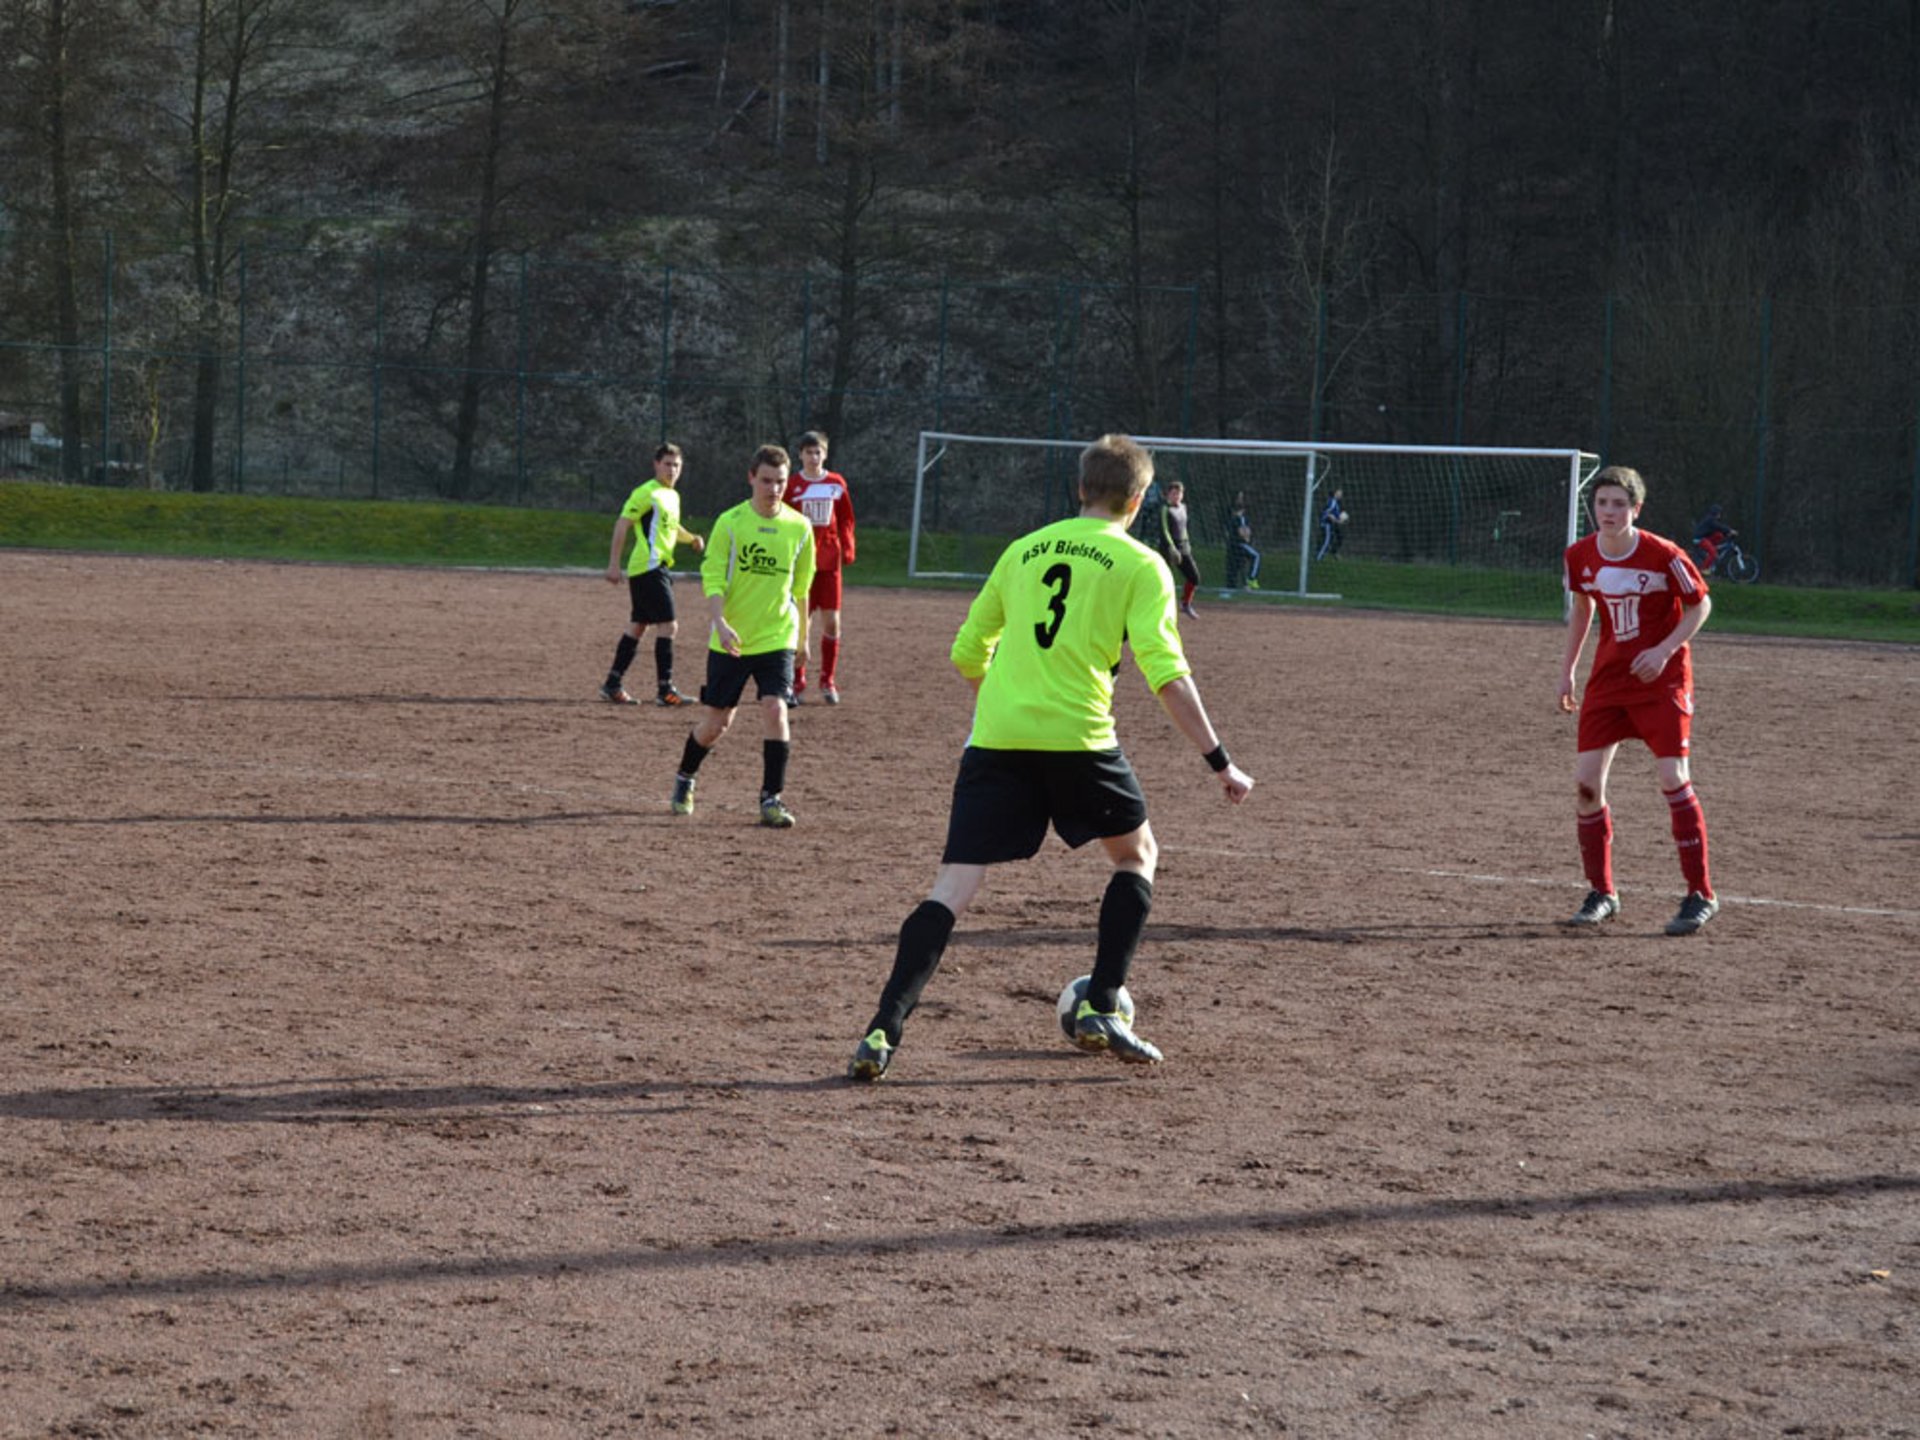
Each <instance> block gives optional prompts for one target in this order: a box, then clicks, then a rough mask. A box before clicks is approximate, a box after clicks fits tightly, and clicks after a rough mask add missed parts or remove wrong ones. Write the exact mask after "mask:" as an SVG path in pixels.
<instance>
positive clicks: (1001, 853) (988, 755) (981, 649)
mask: <svg viewBox="0 0 1920 1440" xmlns="http://www.w3.org/2000/svg"><path fill="white" fill-rule="evenodd" d="M1152 479H1153V458H1152V457H1151V456H1150V455H1149V454H1148V453H1147V452H1146V451H1145V450H1143V449H1142V448H1141V447H1140V446H1138V445H1136V444H1135V443H1134V442H1133V441H1132V440H1130V439H1129V438H1127V437H1126V436H1124V435H1105V436H1102V437H1101V438H1100V439H1099V440H1096V441H1095V442H1094V443H1093V444H1091V445H1089V446H1088V447H1087V448H1086V449H1085V450H1084V451H1082V452H1081V455H1080V506H1081V509H1080V513H1079V515H1078V516H1076V517H1075V518H1073V519H1070V520H1061V521H1058V522H1056V523H1055V524H1052V525H1048V526H1046V527H1045V528H1044V529H1040V530H1036V531H1034V532H1033V533H1032V534H1031V535H1028V536H1026V537H1024V538H1023V539H1020V540H1016V541H1014V543H1013V544H1012V545H1010V546H1008V547H1007V550H1006V552H1005V553H1004V554H1002V555H1001V557H1000V559H999V561H998V562H997V563H996V564H995V565H994V567H993V573H992V575H990V576H989V577H988V579H987V583H986V585H985V587H984V588H983V589H982V590H981V591H980V593H979V595H978V596H976V597H975V599H974V602H973V607H972V609H970V610H969V611H968V612H967V619H966V623H965V624H964V625H962V626H961V627H960V633H959V634H958V635H957V636H955V637H954V642H953V663H954V666H955V668H956V669H958V670H959V671H960V673H961V675H963V676H964V677H966V680H967V682H968V683H969V684H971V685H973V686H974V687H975V689H976V690H977V692H978V695H979V699H978V701H977V703H976V705H975V707H974V712H973V733H972V735H970V736H969V737H968V740H967V748H966V752H965V753H964V754H963V755H962V756H961V759H960V775H959V778H958V779H957V780H956V781H955V782H954V787H953V809H952V811H951V813H950V814H949V816H948V819H947V844H946V851H945V853H944V854H943V855H942V856H941V863H940V869H939V872H938V873H937V874H936V875H935V877H934V882H933V889H932V890H931V891H930V892H929V894H928V896H927V898H926V899H925V900H924V901H922V902H921V904H920V906H919V908H918V909H916V910H915V911H914V912H913V913H912V914H911V915H909V916H908V917H907V919H906V923H905V924H903V925H902V926H901V927H900V940H899V946H898V948H897V949H896V950H895V952H894V960H893V973H892V974H891V975H890V976H889V977H888V979H887V983H886V988H885V989H883V990H882V991H881V992H880V1006H879V1009H878V1010H877V1011H875V1013H874V1017H873V1022H872V1023H871V1024H870V1025H869V1026H868V1027H867V1036H866V1038H865V1039H864V1040H862V1041H861V1042H860V1044H859V1046H858V1048H856V1049H855V1050H854V1052H853V1060H852V1061H851V1062H850V1063H849V1064H848V1066H847V1074H848V1075H849V1076H850V1077H851V1078H853V1079H855V1080H878V1079H879V1078H880V1077H881V1076H882V1075H884V1074H885V1073H886V1071H887V1066H888V1065H889V1064H890V1063H891V1062H892V1059H893V1052H894V1051H895V1049H897V1048H898V1047H899V1044H900V1032H901V1030H902V1029H903V1028H904V1026H905V1025H906V1022H907V1017H908V1016H909V1015H911V1014H912V1013H913V1010H914V1007H915V1006H916V1005H918V1004H919V1003H920V994H921V992H922V991H923V990H924V989H925V988H926V986H927V982H928V981H929V980H931V979H932V978H933V972H934V971H935V970H936V969H937V968H938V967H939V964H940V957H941V955H942V954H943V953H944V952H945V951H946V948H947V940H948V938H949V937H950V936H951V935H952V934H953V926H954V921H955V920H956V919H957V918H958V917H959V915H960V914H961V912H962V911H964V910H965V909H966V908H967V906H968V904H969V903H970V902H971V901H972V900H973V898H974V896H975V895H977V894H978V893H979V891H980V886H981V884H982V882H983V881H984V880H985V879H986V870H987V866H989V865H996V864H1000V863H1003V862H1005V861H1010V860H1025V859H1028V858H1030V857H1031V856H1033V855H1034V854H1035V853H1036V852H1037V851H1038V850H1039V849H1040V843H1041V841H1043V840H1044V839H1045V838H1046V834H1047V826H1048V825H1049V824H1051V825H1052V826H1053V828H1054V829H1055V830H1056V831H1057V832H1058V833H1059V835H1060V838H1061V839H1062V840H1064V841H1065V842H1066V843H1067V844H1068V845H1070V846H1076V847H1077V846H1080V845H1084V844H1086V842H1087V841H1089V840H1098V841H1099V842H1100V844H1101V846H1102V848H1104V849H1105V851H1106V852H1107V859H1108V860H1109V861H1111V862H1112V864H1113V875H1112V878H1111V879H1110V880H1109V881H1108V882H1107V890H1106V896H1105V898H1104V899H1103V900H1102V901H1101V903H1100V928H1099V933H1098V940H1097V943H1096V948H1095V953H1094V962H1093V977H1092V980H1091V981H1090V982H1089V983H1088V986H1087V991H1086V997H1085V999H1083V1000H1082V1001H1081V1002H1080V1006H1079V1008H1078V1010H1077V1011H1076V1012H1075V1014H1074V1017H1073V1034H1074V1043H1075V1044H1077V1045H1079V1046H1080V1047H1081V1048H1082V1049H1084V1050H1106V1051H1110V1052H1112V1053H1113V1054H1114V1055H1117V1056H1118V1057H1119V1058H1120V1059H1122V1060H1129V1061H1134V1062H1136V1063H1142V1064H1152V1063H1155V1062H1157V1061H1158V1060H1160V1058H1161V1055H1160V1051H1159V1050H1158V1049H1156V1048H1155V1047H1154V1046H1152V1045H1150V1044H1148V1043H1147V1042H1146V1041H1145V1040H1143V1039H1141V1038H1140V1037H1139V1036H1138V1035H1135V1034H1134V1033H1133V1028H1132V1026H1131V1025H1130V1024H1129V1023H1128V1022H1127V1020H1126V1019H1125V1018H1124V1017H1123V1016H1122V1015H1121V1013H1120V1007H1119V991H1120V987H1121V986H1122V985H1124V984H1125V983H1126V980H1127V973H1128V971H1129V969H1130V968H1131V967H1132V964H1133V953H1134V951H1135V949H1137V948H1138V946H1139V944H1140V935H1141V932H1142V931H1143V930H1145V929H1146V924H1147V912H1148V911H1149V909H1150V908H1151V907H1152V904H1153V872H1154V864H1155V861H1156V859H1157V858H1158V847H1157V846H1156V844H1155V842H1154V838H1153V830H1152V828H1151V827H1150V826H1149V825H1148V824H1147V802H1146V796H1145V795H1144V794H1142V793H1141V790H1140V782H1139V781H1138V780H1137V779H1136V778H1135V776H1134V773H1133V767H1132V766H1131V765H1130V764H1128V763H1127V757H1126V756H1125V755H1124V754H1123V753H1122V752H1121V750H1120V747H1119V743H1118V740H1117V738H1116V733H1115V729H1114V723H1113V680H1114V676H1115V674H1116V673H1117V672H1118V670H1119V668H1120V647H1121V646H1122V645H1123V644H1127V645H1131V646H1132V648H1133V656H1134V663H1135V664H1137V665H1138V666H1139V667H1140V672H1141V674H1143V675H1144V676H1146V679H1147V683H1148V684H1149V685H1150V686H1152V687H1153V691H1154V693H1155V694H1156V695H1158V696H1159V697H1160V703H1161V704H1162V705H1163V706H1164V707H1165V708H1166V711H1167V714H1168V716H1169V717H1171V719H1172V720H1173V723H1174V725H1175V726H1176V727H1177V728H1178V729H1179V731H1180V733H1181V734H1182V735H1184V736H1186V737H1187V739H1188V740H1189V741H1191V742H1192V744H1193V746H1194V748H1195V749H1197V750H1198V751H1200V753H1201V754H1202V755H1203V756H1204V757H1205V758H1206V761H1207V764H1208V765H1210V766H1211V767H1212V768H1213V770H1214V772H1215V773H1216V774H1217V775H1218V776H1219V780H1220V786H1221V789H1222V790H1223V791H1224V792H1225V794H1226V797H1227V799H1228V800H1230V801H1233V802H1234V803H1235V804H1238V803H1239V802H1240V801H1242V800H1244V799H1246V797H1247V793H1248V791H1250V790H1252V789H1253V780H1252V777H1250V776H1249V775H1247V774H1246V772H1244V771H1243V770H1241V769H1240V768H1239V766H1237V765H1235V764H1234V763H1233V762H1232V761H1231V760H1230V759H1228V758H1227V751H1226V747H1225V746H1224V745H1222V744H1221V743H1220V738H1219V736H1217V735H1216V734H1215V733H1214V729H1213V724H1212V722H1211V721H1210V720H1208V718H1207V711H1206V707H1205V706H1204V705H1203V704H1201V701H1200V691H1199V688H1198V687H1197V686H1196V685H1195V684H1194V682H1193V678H1192V672H1191V670H1190V668H1189V666H1188V665H1187V657H1186V655H1185V653H1184V652H1183V651H1182V649H1181V647H1180V632H1179V630H1178V629H1177V628H1176V627H1175V621H1174V599H1173V579H1172V577H1171V576H1170V575H1169V574H1168V572H1167V567H1166V566H1165V565H1164V564H1163V563H1162V562H1161V560H1160V557H1159V556H1158V555H1156V554H1154V552H1153V551H1151V550H1149V549H1148V548H1147V547H1146V546H1145V545H1142V544H1141V543H1140V542H1139V541H1138V540H1135V539H1134V538H1133V537H1132V536H1130V535H1128V534H1127V533H1126V530H1127V527H1128V526H1129V525H1130V524H1131V523H1132V522H1133V518H1134V516H1135V515H1136V514H1137V513H1138V512H1139V509H1140V501H1141V499H1142V497H1143V496H1145V494H1146V492H1147V486H1148V484H1149V483H1150V482H1151V481H1152Z"/></svg>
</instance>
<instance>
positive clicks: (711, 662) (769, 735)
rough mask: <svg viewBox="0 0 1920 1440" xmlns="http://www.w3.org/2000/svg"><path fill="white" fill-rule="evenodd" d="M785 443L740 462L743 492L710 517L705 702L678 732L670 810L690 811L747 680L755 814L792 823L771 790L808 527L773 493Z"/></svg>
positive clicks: (783, 473) (798, 638) (805, 575)
mask: <svg viewBox="0 0 1920 1440" xmlns="http://www.w3.org/2000/svg"><path fill="white" fill-rule="evenodd" d="M788 465H789V461H788V459H787V452H786V451H785V450H783V449H781V448H780V447H779V446H778V445H762V446H761V447H760V448H759V449H758V450H756V451H755V452H754V456H753V463H752V465H751V466H750V467H749V468H748V471H747V483H748V485H749V486H751V487H752V490H753V495H752V498H750V499H748V500H746V501H743V502H742V503H741V504H738V505H736V506H734V507H733V508H732V509H731V510H729V511H727V512H726V513H725V514H724V515H722V516H721V517H720V518H719V519H718V520H716V521H714V522H713V533H712V535H711V537H710V538H709V540H708V543H707V554H706V559H705V560H704V561H702V562H701V565H700V588H701V590H702V591H703V592H704V593H705V595H706V598H707V611H708V615H709V616H710V618H711V621H712V625H711V638H710V639H709V641H708V644H707V683H706V684H705V685H703V686H702V687H701V688H700V703H701V705H703V706H704V707H705V709H704V710H703V711H702V713H701V715H700V718H699V719H698V720H696V721H695V722H694V726H693V731H692V733H691V734H689V735H688V736H687V743H686V748H685V749H684V750H683V751H682V752H681V756H680V773H679V774H678V775H676V776H675V777H674V781H673V798H672V800H671V802H670V804H671V806H672V809H673V813H674V814H676V815H691V814H692V813H693V787H694V779H695V777H696V776H697V775H698V774H699V773H700V766H701V765H702V764H703V763H704V762H705V761H706V758H707V755H708V753H709V752H710V751H711V750H712V749H713V747H714V746H715V745H717V744H719V743H720V737H721V736H722V735H724V734H726V733H727V728H728V727H729V726H730V725H732V724H733V714H734V711H735V709H737V708H738V706H739V704H740V697H741V695H742V694H744V693H745V691H746V688H747V681H749V680H752V681H753V682H754V685H755V687H756V693H757V695H758V698H759V701H760V711H761V714H762V715H763V716H764V717H765V720H766V738H765V739H764V741H763V742H762V745H761V779H760V823H761V824H762V825H765V826H768V827H770V828H772V829H775V830H786V829H789V828H791V827H792V825H793V812H792V811H791V810H789V809H788V808H787V804H786V801H785V800H783V799H782V798H781V791H782V790H784V789H785V788H786V783H787V760H788V758H789V756H790V755H791V753H792V732H791V731H790V730H789V729H788V727H787V700H788V697H789V696H790V695H791V693H792V686H793V657H794V652H795V651H796V650H798V649H802V648H804V647H805V645H806V643H807V619H806V610H805V606H806V595H807V588H808V587H809V586H810V585H811V584H812V583H813V527H812V526H810V525H808V524H807V521H806V517H805V516H803V515H801V514H800V513H799V512H798V511H796V510H794V509H793V508H792V507H791V506H789V505H787V504H786V503H785V502H784V501H782V500H781V498H780V497H781V496H782V495H783V494H785V493H786V488H787V469H788Z"/></svg>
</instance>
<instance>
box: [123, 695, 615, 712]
mask: <svg viewBox="0 0 1920 1440" xmlns="http://www.w3.org/2000/svg"><path fill="white" fill-rule="evenodd" d="M161 698H162V699H164V700H170V701H178V702H180V703H183V704H186V703H193V704H201V705H559V706H564V707H566V708H567V709H574V708H580V709H591V708H598V709H601V710H625V709H628V708H630V707H628V706H625V705H609V704H608V703H607V702H606V701H605V700H598V699H581V698H577V697H574V696H571V695H428V694H425V693H422V692H419V691H415V692H413V693H411V694H406V695H395V694H380V693H378V692H376V691H372V690H366V691H358V692H351V691H350V692H348V693H346V694H342V695H261V694H259V693H257V692H255V691H251V690H248V691H242V692H241V693H240V694H237V695H165V696H162V697H161Z"/></svg>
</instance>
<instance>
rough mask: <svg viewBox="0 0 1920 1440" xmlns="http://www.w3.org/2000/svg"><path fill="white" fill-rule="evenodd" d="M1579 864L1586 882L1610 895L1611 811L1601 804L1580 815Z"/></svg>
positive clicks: (1611, 874) (1611, 871)
mask: <svg viewBox="0 0 1920 1440" xmlns="http://www.w3.org/2000/svg"><path fill="white" fill-rule="evenodd" d="M1580 864H1581V865H1582V866H1583V867H1584V868H1585V870H1586V872H1587V884H1588V886H1589V887H1590V888H1592V889H1594V890H1599V891H1602V892H1603V893H1605V894H1608V895H1611V894H1613V893H1614V890H1613V811H1612V810H1610V809H1608V808H1607V807H1606V806H1605V805H1602V806H1601V807H1600V808H1599V809H1598V810H1596V811H1594V812H1593V814H1591V815H1582V816H1581V817H1580Z"/></svg>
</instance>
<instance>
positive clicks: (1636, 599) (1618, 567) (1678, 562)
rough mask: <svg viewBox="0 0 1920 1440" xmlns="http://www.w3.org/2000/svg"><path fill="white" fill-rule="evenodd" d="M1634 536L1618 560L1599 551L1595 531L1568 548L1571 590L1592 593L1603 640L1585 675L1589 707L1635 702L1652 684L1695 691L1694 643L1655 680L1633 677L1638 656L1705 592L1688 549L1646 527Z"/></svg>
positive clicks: (1682, 649)
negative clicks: (1589, 672)
mask: <svg viewBox="0 0 1920 1440" xmlns="http://www.w3.org/2000/svg"><path fill="white" fill-rule="evenodd" d="M1634 534H1635V537H1636V538H1635V540H1634V546H1633V549H1632V550H1631V551H1630V552H1628V554H1627V555H1626V557H1625V558H1624V559H1620V560H1610V559H1608V558H1607V557H1606V556H1605V555H1603V554H1601V553H1600V536H1599V535H1598V534H1597V533H1596V534H1593V535H1588V536H1585V537H1583V538H1581V539H1579V540H1577V541H1575V542H1574V543H1573V544H1571V545H1569V546H1568V547H1567V557H1566V558H1567V588H1568V589H1569V590H1572V591H1574V592H1575V593H1577V594H1581V595H1585V596H1587V597H1588V598H1589V599H1590V600H1592V601H1593V602H1594V607H1595V608H1596V609H1597V610H1598V611H1599V612H1600V644H1599V647H1598V648H1597V649H1596V650H1595V651H1594V652H1593V673H1592V674H1591V675H1589V676H1588V677H1587V694H1586V702H1585V703H1587V704H1589V705H1591V704H1595V703H1602V704H1605V703H1617V704H1632V703H1634V702H1635V701H1637V700H1645V699H1647V698H1648V692H1649V691H1651V690H1654V689H1662V690H1666V689H1677V690H1681V691H1686V692H1691V691H1692V689H1693V655H1692V653H1691V651H1692V647H1691V646H1689V645H1682V646H1681V647H1680V649H1679V651H1678V653H1676V654H1675V655H1674V657H1673V658H1672V659H1671V660H1669V661H1668V662H1667V668H1666V669H1665V670H1663V671H1661V672H1660V678H1659V679H1658V680H1656V681H1654V682H1653V684H1652V685H1648V684H1645V683H1643V682H1642V681H1639V680H1636V679H1634V677H1633V671H1632V668H1631V667H1632V665H1633V657H1634V656H1636V655H1638V654H1639V653H1640V652H1641V651H1642V650H1646V649H1648V648H1650V647H1652V646H1654V645H1658V644H1659V643H1660V642H1661V641H1662V640H1664V639H1666V638H1667V636H1669V635H1671V634H1672V633H1673V628H1674V626H1676V625H1678V624H1679V623H1680V615H1681V610H1682V608H1683V607H1684V606H1688V605H1698V604H1699V603H1700V601H1701V600H1702V599H1703V598H1705V596H1706V593H1707V582H1706V581H1705V580H1702V579H1701V578H1700V572H1699V570H1697V569H1696V568H1695V567H1694V563H1693V561H1692V560H1691V559H1690V558H1689V557H1688V555H1687V552H1686V551H1684V550H1682V549H1681V548H1680V547H1679V546H1678V545H1676V544H1674V543H1673V542H1672V541H1671V540H1663V539H1662V538H1661V537H1660V536H1658V535H1653V534H1649V533H1648V532H1647V531H1645V530H1636V531H1635V532H1634Z"/></svg>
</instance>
